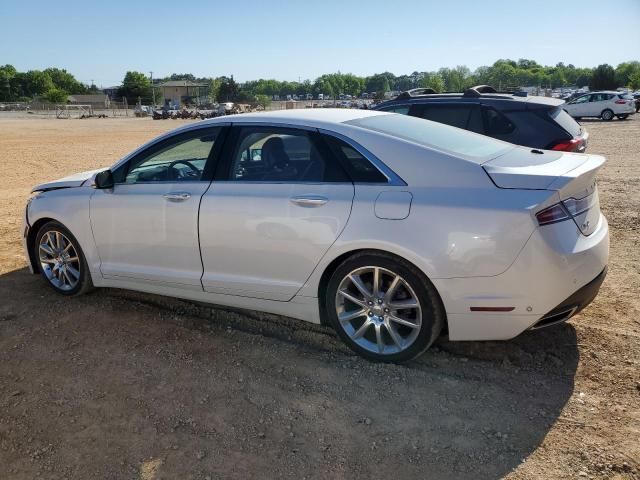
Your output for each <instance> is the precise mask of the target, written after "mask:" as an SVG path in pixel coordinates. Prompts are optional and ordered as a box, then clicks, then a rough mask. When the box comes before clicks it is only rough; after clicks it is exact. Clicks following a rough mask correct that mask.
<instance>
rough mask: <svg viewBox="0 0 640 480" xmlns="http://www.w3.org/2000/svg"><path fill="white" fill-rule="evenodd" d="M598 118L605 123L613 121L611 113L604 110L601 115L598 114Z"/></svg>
mask: <svg viewBox="0 0 640 480" xmlns="http://www.w3.org/2000/svg"><path fill="white" fill-rule="evenodd" d="M600 118H602V120H604V121H605V122H608V121H610V120H613V111H612V110H609V109H607V110H604V111H603V112H602V113H601V114H600Z"/></svg>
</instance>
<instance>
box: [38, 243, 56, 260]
mask: <svg viewBox="0 0 640 480" xmlns="http://www.w3.org/2000/svg"><path fill="white" fill-rule="evenodd" d="M40 250H42V251H43V252H44V253H46V254H47V255H49V256H50V257H53V256H55V252H54V251H53V248H51V247H50V246H49V245H48V244H47V243H42V244H40Z"/></svg>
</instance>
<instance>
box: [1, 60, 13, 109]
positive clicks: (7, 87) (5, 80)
mask: <svg viewBox="0 0 640 480" xmlns="http://www.w3.org/2000/svg"><path fill="white" fill-rule="evenodd" d="M16 73H17V72H16V69H15V68H14V67H13V65H9V64H7V65H3V66H1V67H0V100H3V101H5V102H6V101H11V100H13V96H12V92H11V79H12V78H13V77H15V75H16Z"/></svg>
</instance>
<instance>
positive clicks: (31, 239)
mask: <svg viewBox="0 0 640 480" xmlns="http://www.w3.org/2000/svg"><path fill="white" fill-rule="evenodd" d="M48 222H58V223H60V224H61V225H64V223H62V222H61V221H60V220H56V219H55V218H50V217H42V218H39V219H38V220H36V221H35V222H33V225H31V226H30V227H29V233H28V234H27V253H28V255H29V258H28V261H29V263H30V264H31V267H32V269H33V273H34V274H37V273H38V272H40V265H38V262H37V261H36V259H35V258H34V255H33V254H34V251H33V250H34V247H35V246H36V235H38V232H39V231H40V229H41V228H42V226H43V225H44V224H46V223H48Z"/></svg>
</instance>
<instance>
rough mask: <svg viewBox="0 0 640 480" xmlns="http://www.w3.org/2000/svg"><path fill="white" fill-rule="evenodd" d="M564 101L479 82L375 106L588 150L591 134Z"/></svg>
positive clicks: (537, 144)
mask: <svg viewBox="0 0 640 480" xmlns="http://www.w3.org/2000/svg"><path fill="white" fill-rule="evenodd" d="M563 104H564V102H563V101H562V100H557V99H553V98H548V97H536V96H532V97H530V96H527V95H526V93H524V92H523V93H522V94H519V93H518V94H512V93H498V92H496V91H495V89H493V88H492V87H489V86H487V85H479V86H477V87H473V88H470V89H468V90H466V91H465V92H463V93H435V92H434V91H433V90H432V89H430V88H418V89H414V90H409V91H407V92H403V93H402V94H400V95H399V96H398V97H396V98H395V99H393V100H389V101H387V102H383V103H380V104H378V105H376V106H375V107H373V108H374V109H375V110H380V111H384V112H394V113H402V114H405V115H410V116H412V117H420V118H424V119H427V120H433V121H435V122H440V123H445V124H447V125H451V126H454V127H458V128H464V129H466V130H471V131H472V132H476V133H480V134H482V135H487V136H489V137H494V138H498V139H500V140H504V141H506V142H511V143H515V144H516V145H523V146H526V147H532V148H541V149H546V150H563V151H569V152H584V151H585V149H586V148H587V142H588V133H587V132H586V130H585V129H584V128H583V127H581V126H580V124H578V123H577V122H576V121H575V120H574V119H573V118H571V117H570V116H569V115H568V114H567V113H566V112H565V111H564V110H563V109H562V108H561V106H562V105H563Z"/></svg>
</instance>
